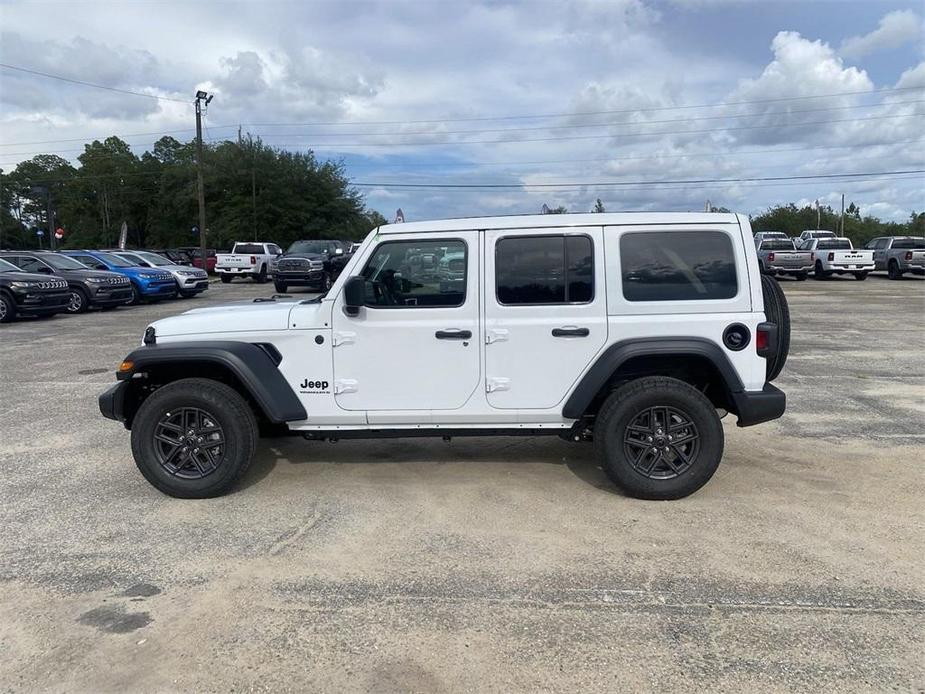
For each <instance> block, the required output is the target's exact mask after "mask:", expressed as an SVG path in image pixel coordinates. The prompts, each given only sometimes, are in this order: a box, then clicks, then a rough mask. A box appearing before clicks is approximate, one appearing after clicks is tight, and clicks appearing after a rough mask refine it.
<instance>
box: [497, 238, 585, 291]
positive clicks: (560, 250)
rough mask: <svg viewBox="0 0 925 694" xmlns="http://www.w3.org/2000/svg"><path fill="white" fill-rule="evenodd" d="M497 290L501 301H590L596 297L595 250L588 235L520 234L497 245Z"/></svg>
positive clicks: (502, 240)
mask: <svg viewBox="0 0 925 694" xmlns="http://www.w3.org/2000/svg"><path fill="white" fill-rule="evenodd" d="M495 292H496V294H497V297H498V302H499V303H502V304H563V303H587V302H589V301H591V300H592V299H593V298H594V252H593V248H592V245H591V239H590V238H588V237H587V236H521V237H517V238H507V239H501V240H499V241H498V243H497V245H496V246H495Z"/></svg>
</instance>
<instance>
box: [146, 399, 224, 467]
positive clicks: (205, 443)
mask: <svg viewBox="0 0 925 694" xmlns="http://www.w3.org/2000/svg"><path fill="white" fill-rule="evenodd" d="M153 437H154V441H153V445H154V452H155V455H156V457H157V462H158V463H159V464H160V466H161V467H162V468H163V469H164V470H165V471H166V472H167V473H168V474H170V475H173V476H175V477H179V478H181V479H187V480H199V479H202V478H204V477H207V476H209V475H211V474H212V473H213V472H215V471H216V470H217V469H218V467H219V466H220V465H221V464H222V462H223V460H224V457H225V432H224V429H223V428H222V427H221V425H220V424H219V423H218V420H217V419H216V418H215V416H214V415H212V414H211V413H210V412H208V411H206V410H203V409H200V408H198V407H180V408H175V409H172V410H170V411H169V412H166V413H165V414H164V417H163V419H161V420H160V421H159V422H158V423H157V425H156V426H155V427H154V434H153Z"/></svg>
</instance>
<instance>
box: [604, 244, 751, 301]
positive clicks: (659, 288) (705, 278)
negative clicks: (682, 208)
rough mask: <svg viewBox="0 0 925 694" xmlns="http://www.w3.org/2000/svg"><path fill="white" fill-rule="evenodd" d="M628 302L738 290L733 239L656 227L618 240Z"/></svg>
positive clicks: (695, 297)
mask: <svg viewBox="0 0 925 694" xmlns="http://www.w3.org/2000/svg"><path fill="white" fill-rule="evenodd" d="M620 262H621V264H622V276H623V296H624V297H626V299H627V301H697V300H704V299H731V298H732V297H734V296H735V295H736V293H737V292H738V284H737V281H736V268H735V257H734V255H733V250H732V242H731V241H730V239H729V237H728V236H727V235H726V234H724V233H722V232H720V231H671V232H668V231H655V232H644V233H628V234H624V235H623V236H622V237H621V238H620Z"/></svg>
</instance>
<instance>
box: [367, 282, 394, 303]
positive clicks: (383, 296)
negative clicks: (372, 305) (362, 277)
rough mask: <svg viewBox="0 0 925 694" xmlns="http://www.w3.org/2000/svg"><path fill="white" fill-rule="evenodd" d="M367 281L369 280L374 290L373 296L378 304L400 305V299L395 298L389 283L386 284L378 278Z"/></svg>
mask: <svg viewBox="0 0 925 694" xmlns="http://www.w3.org/2000/svg"><path fill="white" fill-rule="evenodd" d="M367 282H369V284H370V287H371V288H372V290H373V298H375V300H376V303H377V304H379V305H380V306H381V305H385V306H396V305H398V301H397V300H396V299H395V296H394V295H393V294H392V292H391V291H390V290H389V287H388V285H386V284H385V283H384V282H380V281H378V280H367Z"/></svg>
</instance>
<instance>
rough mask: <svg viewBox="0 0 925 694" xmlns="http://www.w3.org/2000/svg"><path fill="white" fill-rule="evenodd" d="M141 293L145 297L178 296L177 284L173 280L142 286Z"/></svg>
mask: <svg viewBox="0 0 925 694" xmlns="http://www.w3.org/2000/svg"><path fill="white" fill-rule="evenodd" d="M140 289H141V293H142V295H144V296H169V295H171V294H176V292H177V283H176V282H174V280H173V279H169V280H153V281H150V282H147V283H145V284H141V285H140Z"/></svg>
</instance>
